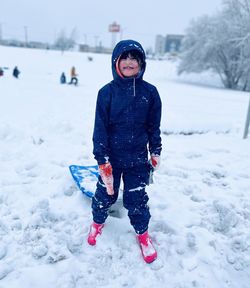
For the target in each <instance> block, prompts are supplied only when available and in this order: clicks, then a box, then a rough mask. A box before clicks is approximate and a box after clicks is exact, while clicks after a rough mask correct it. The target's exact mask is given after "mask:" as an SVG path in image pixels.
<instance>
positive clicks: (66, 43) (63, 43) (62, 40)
mask: <svg viewBox="0 0 250 288" xmlns="http://www.w3.org/2000/svg"><path fill="white" fill-rule="evenodd" d="M76 34H77V32H76V29H75V28H74V29H73V30H72V31H71V33H70V36H67V34H66V32H65V30H62V31H61V32H60V34H59V36H58V38H57V39H56V41H55V44H54V46H55V48H57V49H60V50H61V51H62V52H64V51H66V50H70V49H72V48H74V46H75V43H76V37H77V35H76Z"/></svg>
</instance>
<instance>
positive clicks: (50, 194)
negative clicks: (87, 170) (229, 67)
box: [0, 46, 250, 288]
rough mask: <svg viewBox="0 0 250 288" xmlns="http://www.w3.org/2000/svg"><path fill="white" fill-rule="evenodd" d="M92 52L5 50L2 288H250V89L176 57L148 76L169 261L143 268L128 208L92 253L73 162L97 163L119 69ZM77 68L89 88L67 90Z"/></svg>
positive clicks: (155, 217)
mask: <svg viewBox="0 0 250 288" xmlns="http://www.w3.org/2000/svg"><path fill="white" fill-rule="evenodd" d="M92 56H93V58H94V59H93V61H92V62H90V61H88V59H87V57H88V54H84V53H76V52H71V53H69V52H68V53H64V54H61V53H60V52H55V51H40V50H25V49H20V48H19V49H17V48H6V47H1V46H0V66H2V67H9V68H10V69H9V70H5V76H4V77H0V103H1V104H0V119H1V121H0V288H7V287H8V288H19V287H25V288H31V287H32V288H33V287H36V288H45V287H46V288H52V287H53V288H74V287H75V288H78V287H79V288H80V287H81V288H82V287H91V288H93V287H112V288H113V287H129V288H132V287H136V288H137V287H143V288H147V287H148V288H153V287H168V288H191V287H198V288H226V287H228V288H229V287H230V288H248V287H249V285H250V284H249V283H250V198H249V193H250V140H249V139H247V140H242V134H243V128H244V127H243V126H244V121H245V116H246V109H247V104H248V94H247V93H242V92H236V91H229V90H225V89H223V88H222V87H221V85H220V82H219V81H218V79H217V78H216V77H215V76H214V75H212V74H209V73H206V74H200V75H186V76H182V77H177V76H176V73H175V64H174V63H172V62H168V61H148V65H147V71H146V73H145V77H144V79H145V80H147V81H149V82H151V83H153V84H154V85H156V86H157V87H158V90H159V92H160V94H161V98H162V102H163V117H162V127H161V128H162V140H163V152H162V163H161V168H160V170H159V171H158V172H157V173H156V175H155V184H154V185H152V186H150V187H149V188H148V193H149V197H150V202H149V205H150V208H151V214H152V218H151V223H150V229H149V230H150V234H151V235H152V237H153V239H154V241H155V243H156V248H157V250H158V254H159V257H158V259H157V260H156V261H155V262H154V263H152V264H150V265H148V264H145V263H144V262H143V260H142V257H141V255H140V250H139V248H138V246H137V243H136V240H135V235H134V232H133V229H132V227H131V226H130V224H129V220H128V217H127V216H126V211H125V210H122V212H121V214H122V218H114V217H109V218H108V220H107V223H106V226H105V229H104V231H103V234H102V236H101V237H100V238H99V239H98V243H97V246H96V247H90V246H88V244H87V243H86V236H87V233H88V229H89V224H90V223H91V220H92V217H91V209H90V202H89V200H88V199H86V197H84V196H83V195H82V194H81V192H79V191H78V190H77V188H76V187H75V185H74V183H73V182H72V179H71V177H70V174H69V170H68V166H69V165H70V164H80V165H81V164H83V165H84V164H95V161H94V160H93V155H92V140H91V138H92V129H93V118H94V109H95V100H96V95H97V91H98V89H99V88H100V87H101V86H102V85H104V84H105V83H106V82H108V81H110V80H111V69H110V66H111V65H110V55H92ZM15 65H18V67H19V69H20V70H21V75H20V79H14V78H13V77H12V75H11V72H12V69H13V67H14V66H15ZM73 65H75V67H76V71H77V73H78V74H79V81H80V85H79V86H78V87H74V86H71V85H60V84H59V77H60V74H61V72H62V71H65V72H66V74H67V76H68V75H69V71H70V68H71V66H73Z"/></svg>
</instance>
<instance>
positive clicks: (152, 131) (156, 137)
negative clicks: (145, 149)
mask: <svg viewBox="0 0 250 288" xmlns="http://www.w3.org/2000/svg"><path fill="white" fill-rule="evenodd" d="M152 96H153V97H152V105H151V108H150V111H149V119H148V138H149V152H150V154H155V155H160V154H161V150H162V144H161V131H160V124H161V109H162V105H161V98H160V95H159V93H158V91H157V89H156V88H155V87H154V89H153V91H152Z"/></svg>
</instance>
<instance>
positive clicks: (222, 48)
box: [178, 0, 250, 90]
mask: <svg viewBox="0 0 250 288" xmlns="http://www.w3.org/2000/svg"><path fill="white" fill-rule="evenodd" d="M208 69H212V70H213V71H215V72H216V73H218V75H219V76H220V78H221V80H222V82H223V84H224V86H225V87H227V88H232V89H242V90H246V89H249V88H250V83H248V82H250V79H249V78H250V0H224V1H223V9H222V10H221V12H219V13H218V14H216V15H215V16H203V17H201V18H199V19H197V20H195V21H192V22H191V24H190V26H189V27H188V29H187V33H186V36H185V38H184V40H183V42H182V56H181V62H180V65H179V69H178V72H179V73H182V72H201V71H204V70H208Z"/></svg>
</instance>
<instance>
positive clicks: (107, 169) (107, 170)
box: [99, 162, 114, 195]
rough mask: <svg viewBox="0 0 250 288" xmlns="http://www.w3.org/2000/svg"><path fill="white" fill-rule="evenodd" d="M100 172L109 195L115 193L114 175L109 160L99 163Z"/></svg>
mask: <svg viewBox="0 0 250 288" xmlns="http://www.w3.org/2000/svg"><path fill="white" fill-rule="evenodd" d="M99 173H100V176H101V177H102V181H103V183H104V184H105V186H106V189H107V193H108V195H114V188H113V184H114V177H113V174H112V166H111V164H110V163H109V162H108V163H105V164H101V165H99Z"/></svg>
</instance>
